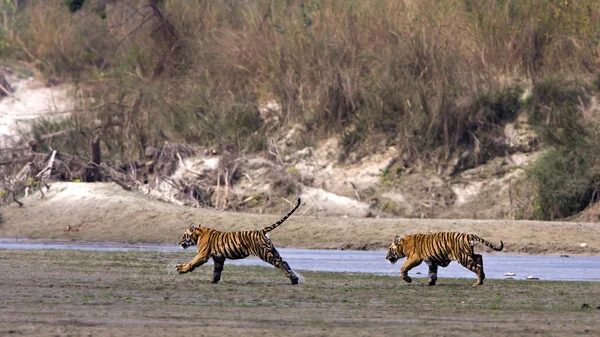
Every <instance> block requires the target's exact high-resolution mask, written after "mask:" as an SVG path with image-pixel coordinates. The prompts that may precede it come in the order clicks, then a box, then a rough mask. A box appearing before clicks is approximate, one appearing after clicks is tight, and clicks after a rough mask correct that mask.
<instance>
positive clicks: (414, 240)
mask: <svg viewBox="0 0 600 337" xmlns="http://www.w3.org/2000/svg"><path fill="white" fill-rule="evenodd" d="M475 241H479V242H481V243H483V244H484V245H486V246H488V247H490V248H492V249H493V250H495V251H501V250H502V248H503V247H504V243H503V242H502V241H500V247H496V246H494V245H493V244H491V243H489V242H488V241H486V240H484V239H482V238H480V237H478V236H477V235H474V234H464V233H452V232H441V233H431V234H412V235H408V236H405V237H403V238H401V237H400V236H396V237H395V238H394V241H392V244H391V245H390V247H389V250H388V253H387V256H386V259H387V260H388V261H390V262H391V263H392V264H394V263H396V261H398V260H399V259H401V258H403V257H406V261H404V263H403V264H402V267H401V268H400V276H401V277H402V279H403V280H404V281H406V282H408V283H410V282H412V279H411V278H410V277H409V276H408V271H409V270H411V269H413V268H414V267H416V266H418V265H420V264H421V262H423V261H425V263H427V265H428V266H429V275H428V280H427V283H426V285H428V286H434V285H435V282H436V281H437V270H438V266H441V267H447V266H448V265H449V264H450V262H451V261H457V262H458V263H460V264H461V265H462V266H463V267H465V268H467V269H469V270H470V271H472V272H474V273H475V274H477V282H475V284H473V286H477V285H482V284H483V280H484V279H485V273H484V272H483V257H482V256H481V255H480V254H475V252H474V251H473V246H474V244H475Z"/></svg>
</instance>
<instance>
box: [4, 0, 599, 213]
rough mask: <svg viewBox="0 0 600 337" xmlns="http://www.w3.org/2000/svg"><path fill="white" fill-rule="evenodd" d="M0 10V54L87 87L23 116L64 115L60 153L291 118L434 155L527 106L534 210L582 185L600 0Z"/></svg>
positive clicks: (216, 140)
mask: <svg viewBox="0 0 600 337" xmlns="http://www.w3.org/2000/svg"><path fill="white" fill-rule="evenodd" d="M0 8H1V9H2V28H1V29H0V57H1V58H2V59H12V60H21V61H25V62H28V63H32V64H34V65H35V66H36V67H37V68H38V69H39V70H40V71H41V72H42V73H43V74H44V75H45V76H46V77H48V78H51V79H57V80H59V81H60V80H74V81H75V82H76V83H78V84H79V87H80V88H82V91H81V92H82V95H83V96H85V97H87V98H93V99H94V101H93V104H92V103H89V104H83V105H82V107H81V108H82V111H81V112H80V113H77V114H74V115H73V116H72V118H71V119H69V120H67V121H64V122H63V124H62V125H60V126H57V125H55V124H51V123H46V124H43V125H39V126H38V130H37V132H39V133H40V134H43V133H46V132H51V131H52V130H54V129H56V128H66V129H69V130H71V132H72V134H73V137H71V138H67V140H65V141H66V142H68V144H65V146H68V147H69V149H70V151H71V152H72V153H85V152H86V151H87V143H88V142H87V140H89V139H91V138H92V137H94V136H95V135H96V134H100V135H101V138H102V141H103V143H104V144H105V145H106V146H107V148H108V152H109V153H110V155H111V158H115V159H120V158H121V159H122V158H138V157H142V156H143V154H144V149H145V148H146V147H147V146H154V145H156V144H159V143H162V142H163V141H165V140H170V141H174V142H188V143H195V144H203V145H214V146H230V147H234V148H237V149H239V150H245V151H254V150H263V149H265V148H266V147H267V144H268V142H267V139H268V137H271V136H273V135H276V134H277V133H278V132H281V128H282V127H285V126H286V125H288V126H289V125H291V124H295V123H300V124H302V125H303V126H304V127H305V129H306V130H307V132H306V134H305V135H304V136H303V137H304V138H302V139H299V140H298V142H299V145H301V144H302V143H306V142H312V141H315V140H317V139H319V138H322V137H327V136H339V137H340V138H341V141H342V144H343V146H344V149H345V151H346V152H349V151H353V150H356V149H357V148H359V147H361V146H369V145H371V146H376V145H379V144H382V142H383V143H385V144H388V145H389V144H395V145H397V146H398V147H399V149H400V150H401V152H402V153H409V154H411V155H413V156H418V157H419V158H423V159H425V160H433V161H443V160H447V159H448V158H449V157H450V156H451V155H452V153H454V152H456V151H459V150H460V151H462V150H464V149H465V148H467V149H470V148H473V147H475V146H479V147H483V148H484V149H486V148H488V147H489V146H488V145H489V144H488V143H487V140H488V139H491V138H493V135H494V134H495V133H497V132H500V131H501V130H502V127H503V124H504V123H506V122H508V121H513V120H514V119H515V117H516V115H517V112H518V111H519V110H520V109H527V111H528V112H529V116H530V122H531V123H532V124H534V125H535V127H536V130H538V131H539V132H540V134H541V135H542V143H543V144H544V145H545V146H549V147H551V149H552V150H550V151H548V152H547V153H546V154H545V155H544V157H543V158H542V160H541V161H540V163H539V165H538V166H537V167H536V168H535V169H533V170H532V171H531V174H530V176H531V178H532V181H534V182H535V185H536V186H537V190H538V196H539V198H538V199H537V200H538V202H537V204H536V215H535V217H538V218H555V217H564V216H567V215H568V214H571V213H572V212H573V211H574V210H580V209H581V208H582V207H585V205H587V204H588V203H589V201H590V200H592V199H593V198H594V196H595V186H596V185H597V183H598V174H597V168H598V163H597V159H596V155H595V152H596V151H595V149H596V148H597V146H596V145H597V142H598V140H597V131H595V130H593V129H592V128H591V127H590V125H591V124H589V123H587V124H586V123H584V122H582V119H581V111H582V109H581V107H582V105H585V104H589V99H586V97H588V98H589V97H591V96H592V95H594V94H595V92H597V90H598V87H597V86H596V85H594V84H593V83H594V79H595V78H598V74H599V73H600V72H599V71H598V67H599V65H600V48H599V46H598V44H599V42H600V25H598V24H597V23H598V22H600V2H598V1H594V0H578V1H567V0H529V1H522V0H449V1H437V0H420V1H411V0H405V1H396V0H362V1H353V0H350V1H348V0H329V1H327V0H302V1H301V0H286V1H270V0H257V1H246V0H228V1H213V0H200V1H193V2H192V1H186V0H161V1H157V0H147V1H146V0H145V1H142V0H137V1H136V0H131V1H113V2H110V3H108V4H107V3H106V1H99V0H86V1H73V0H70V1H64V0H53V1H52V0H51V1H27V0H0ZM526 86H531V87H533V90H532V94H531V96H527V97H525V98H526V99H525V100H523V92H524V88H525V87H526ZM270 100H273V101H276V102H278V103H279V104H280V105H281V112H280V113H278V114H279V116H278V119H275V120H271V121H269V122H268V123H267V120H266V119H264V118H261V116H260V114H259V110H258V108H259V106H260V104H264V103H266V102H268V101H270ZM90 102H91V100H90ZM52 128H54V129H52ZM51 129H52V130H51ZM82 140H86V141H82ZM82 144H83V145H84V146H83V147H81V146H82ZM572 150H574V151H572ZM482 153H488V155H494V154H493V149H492V148H489V149H488V151H487V152H486V151H482ZM345 158H346V156H345V155H344V154H342V155H341V156H340V159H342V160H343V159H345ZM475 160H485V158H483V157H481V156H480V157H479V158H475ZM567 185H568V186H569V188H566V186H567ZM557 192H560V193H557Z"/></svg>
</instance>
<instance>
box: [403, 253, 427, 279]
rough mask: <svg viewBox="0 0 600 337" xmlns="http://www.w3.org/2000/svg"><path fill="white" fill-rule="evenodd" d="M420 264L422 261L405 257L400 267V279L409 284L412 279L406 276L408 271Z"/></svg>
mask: <svg viewBox="0 0 600 337" xmlns="http://www.w3.org/2000/svg"><path fill="white" fill-rule="evenodd" d="M421 262H423V260H420V259H414V258H409V257H407V258H406V261H404V263H403V264H402V267H400V277H402V279H403V280H404V281H406V282H408V283H411V282H412V279H411V278H410V276H408V271H409V270H411V269H413V268H414V267H416V266H418V265H420V264H421Z"/></svg>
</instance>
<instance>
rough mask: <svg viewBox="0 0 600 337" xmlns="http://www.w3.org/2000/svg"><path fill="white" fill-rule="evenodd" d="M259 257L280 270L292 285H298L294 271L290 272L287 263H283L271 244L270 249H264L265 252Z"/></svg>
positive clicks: (297, 278) (290, 269)
mask: <svg viewBox="0 0 600 337" xmlns="http://www.w3.org/2000/svg"><path fill="white" fill-rule="evenodd" d="M259 257H260V258H261V260H263V261H265V262H267V263H269V264H271V265H273V266H274V267H275V268H277V269H279V270H281V271H282V272H283V273H284V274H285V276H287V277H288V278H289V279H290V281H291V282H292V284H298V281H299V277H298V275H296V273H294V271H293V270H292V268H290V265H289V264H288V263H287V262H285V261H283V259H282V258H281V255H279V252H278V251H277V249H275V247H274V246H273V244H271V247H270V248H266V249H265V251H264V252H263V253H262V254H261V255H260V256H259Z"/></svg>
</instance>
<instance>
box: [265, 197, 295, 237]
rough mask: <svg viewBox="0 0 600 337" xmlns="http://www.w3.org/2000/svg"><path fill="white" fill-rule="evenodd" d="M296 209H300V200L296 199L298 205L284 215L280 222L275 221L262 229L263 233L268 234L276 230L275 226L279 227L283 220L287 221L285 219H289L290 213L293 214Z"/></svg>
mask: <svg viewBox="0 0 600 337" xmlns="http://www.w3.org/2000/svg"><path fill="white" fill-rule="evenodd" d="M298 207H300V198H298V204H296V207H294V209H292V210H291V211H290V212H289V213H288V214H286V215H285V216H284V217H283V218H281V220H279V221H277V222H276V223H274V224H272V225H270V226H267V227H265V228H263V229H262V231H263V233H268V232H270V231H272V230H274V229H275V228H277V226H279V225H281V224H282V223H283V222H284V221H285V220H287V218H289V217H290V215H292V213H294V212H295V211H296V210H297V209H298Z"/></svg>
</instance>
